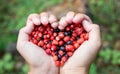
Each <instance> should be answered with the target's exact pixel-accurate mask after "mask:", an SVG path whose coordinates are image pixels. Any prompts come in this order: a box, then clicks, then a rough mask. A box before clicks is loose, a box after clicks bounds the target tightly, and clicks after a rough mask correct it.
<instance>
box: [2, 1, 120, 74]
mask: <svg viewBox="0 0 120 74" xmlns="http://www.w3.org/2000/svg"><path fill="white" fill-rule="evenodd" d="M61 2H62V0H1V1H0V5H1V6H0V14H1V15H0V24H1V25H0V74H16V73H17V74H26V73H27V72H28V65H27V64H25V63H24V61H19V60H18V55H14V56H13V54H11V53H7V52H6V50H5V49H6V47H7V45H8V44H9V43H16V40H17V33H18V30H19V29H20V28H21V27H23V26H24V25H25V22H26V19H27V16H28V15H29V14H31V13H40V12H41V11H43V10H44V9H45V8H47V7H49V6H53V5H56V4H58V3H61ZM119 8H120V1H119V0H88V10H89V12H90V14H91V18H92V20H93V22H95V23H99V24H100V26H101V32H102V41H103V46H102V48H101V51H100V52H99V54H98V57H97V59H96V60H95V62H94V63H93V64H92V65H91V67H90V74H120V40H119V38H120V34H119V33H120V29H119V28H120V26H119V24H120V9H119ZM4 53H5V54H4ZM19 62H20V63H21V62H22V63H24V64H21V66H20V68H17V67H16V66H17V65H18V63H19Z"/></svg>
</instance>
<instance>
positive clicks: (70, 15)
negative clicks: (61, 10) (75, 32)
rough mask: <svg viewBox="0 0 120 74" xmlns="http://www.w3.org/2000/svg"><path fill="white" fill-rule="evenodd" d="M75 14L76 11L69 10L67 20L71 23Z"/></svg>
mask: <svg viewBox="0 0 120 74" xmlns="http://www.w3.org/2000/svg"><path fill="white" fill-rule="evenodd" d="M74 16H75V13H74V12H68V13H67V15H66V21H67V22H68V23H69V24H70V23H72V20H73V18H74Z"/></svg>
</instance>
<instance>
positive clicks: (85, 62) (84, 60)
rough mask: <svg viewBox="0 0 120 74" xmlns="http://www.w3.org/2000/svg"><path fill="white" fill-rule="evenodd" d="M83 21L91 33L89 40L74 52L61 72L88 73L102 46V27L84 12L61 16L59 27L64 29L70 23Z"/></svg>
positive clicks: (67, 73)
mask: <svg viewBox="0 0 120 74" xmlns="http://www.w3.org/2000/svg"><path fill="white" fill-rule="evenodd" d="M72 22H73V23H82V25H83V27H84V28H85V30H86V31H87V32H88V33H89V39H88V41H85V42H84V43H83V44H82V45H81V46H80V47H79V48H78V49H77V50H76V51H75V52H74V54H73V56H72V57H70V58H69V59H68V61H67V62H66V63H65V64H64V66H63V67H61V68H60V73H61V74H88V70H89V67H90V65H91V63H92V61H93V60H94V59H95V57H96V55H97V53H98V51H99V48H100V46H101V38H100V28H99V26H98V25H97V24H92V22H91V20H90V18H89V17H88V16H86V15H84V14H80V13H78V14H75V13H74V12H69V13H67V15H66V17H63V18H61V20H60V22H59V26H58V27H59V29H61V30H62V29H64V28H65V27H66V26H67V25H68V24H69V23H72Z"/></svg>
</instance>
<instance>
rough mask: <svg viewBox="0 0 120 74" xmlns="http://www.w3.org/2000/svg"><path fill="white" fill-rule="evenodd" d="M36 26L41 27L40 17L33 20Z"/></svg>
mask: <svg viewBox="0 0 120 74" xmlns="http://www.w3.org/2000/svg"><path fill="white" fill-rule="evenodd" d="M32 20H33V22H34V24H35V25H40V19H39V18H38V17H36V18H32Z"/></svg>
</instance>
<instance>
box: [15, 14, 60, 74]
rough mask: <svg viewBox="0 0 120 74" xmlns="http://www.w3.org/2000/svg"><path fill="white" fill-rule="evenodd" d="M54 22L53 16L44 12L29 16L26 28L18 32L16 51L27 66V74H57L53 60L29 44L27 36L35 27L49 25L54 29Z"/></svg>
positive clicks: (38, 48)
mask: <svg viewBox="0 0 120 74" xmlns="http://www.w3.org/2000/svg"><path fill="white" fill-rule="evenodd" d="M56 21H57V19H56V17H55V16H54V15H48V14H47V13H45V12H43V13H41V14H31V15H30V16H29V17H28V19H27V23H26V26H25V27H24V28H22V29H21V30H20V32H19V36H18V41H17V50H18V52H19V53H20V54H21V55H22V56H23V58H24V59H25V60H26V61H27V63H28V64H29V67H30V71H29V74H58V68H57V67H56V66H55V64H54V61H53V58H52V57H51V56H49V55H47V54H46V53H45V51H44V50H43V49H42V48H40V47H38V46H37V45H35V44H33V43H32V42H29V34H31V32H32V30H33V29H34V26H35V25H40V24H41V23H42V24H44V25H47V24H48V23H51V25H52V27H53V28H56V27H57V26H58V23H57V22H56Z"/></svg>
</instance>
